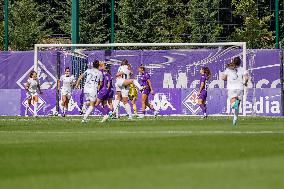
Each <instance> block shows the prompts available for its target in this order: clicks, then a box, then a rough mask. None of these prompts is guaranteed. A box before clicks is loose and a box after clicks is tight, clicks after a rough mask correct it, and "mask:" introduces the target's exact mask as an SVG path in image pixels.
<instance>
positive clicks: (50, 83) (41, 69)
mask: <svg viewBox="0 0 284 189" xmlns="http://www.w3.org/2000/svg"><path fill="white" fill-rule="evenodd" d="M33 69H34V67H33V66H32V67H31V68H30V69H28V70H27V71H26V73H24V75H23V76H22V77H21V78H20V79H18V81H17V84H18V85H19V86H20V87H21V89H25V85H26V81H27V80H28V77H29V74H30V72H31V71H32V70H33ZM37 74H38V79H39V82H40V84H41V85H40V88H41V89H54V88H55V87H56V78H55V77H54V76H53V75H52V74H51V73H50V72H49V71H48V69H47V68H46V67H45V66H44V65H43V64H42V63H41V62H40V61H38V73H37Z"/></svg>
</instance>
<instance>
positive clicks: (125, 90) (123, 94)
mask: <svg viewBox="0 0 284 189" xmlns="http://www.w3.org/2000/svg"><path fill="white" fill-rule="evenodd" d="M128 95H129V88H124V89H121V96H122V97H124V98H125V97H128Z"/></svg>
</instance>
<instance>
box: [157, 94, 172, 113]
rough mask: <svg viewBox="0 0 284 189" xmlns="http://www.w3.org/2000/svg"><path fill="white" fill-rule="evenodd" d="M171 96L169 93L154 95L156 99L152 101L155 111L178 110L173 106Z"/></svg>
mask: <svg viewBox="0 0 284 189" xmlns="http://www.w3.org/2000/svg"><path fill="white" fill-rule="evenodd" d="M170 95H171V94H170V93H168V94H166V93H156V94H155V95H154V99H153V100H152V104H153V107H154V109H155V110H168V109H169V108H170V109H171V110H176V108H175V107H174V106H173V105H172V103H171V102H170V101H171V96H170Z"/></svg>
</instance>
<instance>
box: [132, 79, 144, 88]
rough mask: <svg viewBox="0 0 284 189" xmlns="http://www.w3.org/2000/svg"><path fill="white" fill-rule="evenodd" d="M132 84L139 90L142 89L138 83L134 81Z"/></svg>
mask: <svg viewBox="0 0 284 189" xmlns="http://www.w3.org/2000/svg"><path fill="white" fill-rule="evenodd" d="M133 84H134V85H135V86H136V87H137V88H138V89H139V90H141V89H142V86H141V85H140V83H139V82H138V81H137V80H136V79H135V80H134V81H133Z"/></svg>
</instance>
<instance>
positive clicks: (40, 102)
mask: <svg viewBox="0 0 284 189" xmlns="http://www.w3.org/2000/svg"><path fill="white" fill-rule="evenodd" d="M45 104H46V102H45V101H44V100H43V98H41V97H40V96H38V103H37V112H39V111H40V110H41V109H42V108H43V107H44V106H45ZM22 105H23V106H24V107H25V108H26V107H28V99H27V98H26V99H25V100H24V101H23V102H22ZM28 111H29V112H30V113H32V114H34V101H33V100H32V103H31V105H30V107H29V109H28Z"/></svg>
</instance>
